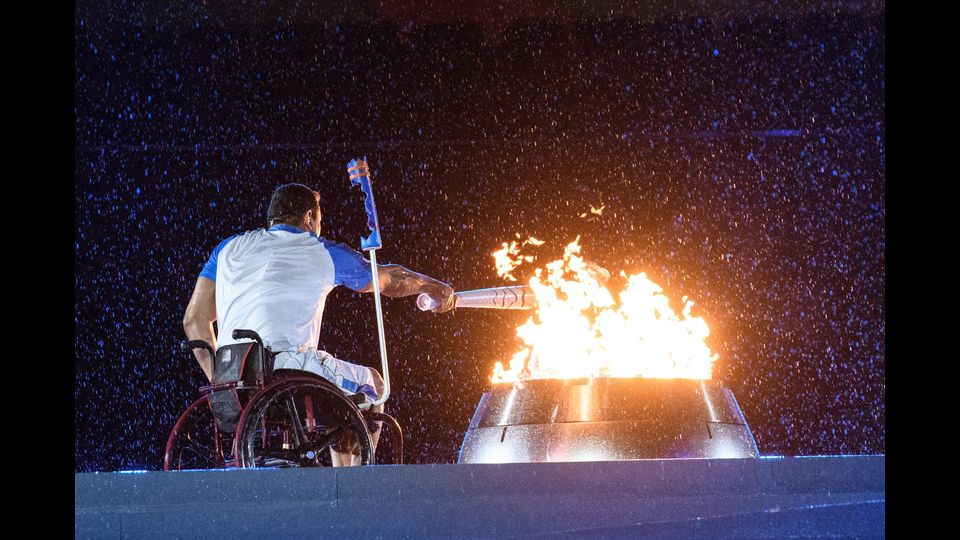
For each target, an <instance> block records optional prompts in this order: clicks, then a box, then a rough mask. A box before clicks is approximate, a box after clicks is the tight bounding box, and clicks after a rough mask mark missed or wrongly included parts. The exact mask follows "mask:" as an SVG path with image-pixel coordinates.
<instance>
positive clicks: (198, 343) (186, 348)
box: [180, 339, 217, 357]
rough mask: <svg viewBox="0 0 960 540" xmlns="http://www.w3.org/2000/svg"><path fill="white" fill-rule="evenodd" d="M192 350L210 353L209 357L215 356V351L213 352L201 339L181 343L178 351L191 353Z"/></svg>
mask: <svg viewBox="0 0 960 540" xmlns="http://www.w3.org/2000/svg"><path fill="white" fill-rule="evenodd" d="M194 349H206V350H208V351H210V355H211V356H213V357H216V356H217V353H216V351H214V350H213V347H211V346H210V344H209V343H207V342H206V341H204V340H202V339H191V340H190V341H181V342H180V350H181V351H183V352H191V351H193V350H194Z"/></svg>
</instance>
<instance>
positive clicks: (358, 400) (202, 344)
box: [163, 329, 403, 471]
mask: <svg viewBox="0 0 960 540" xmlns="http://www.w3.org/2000/svg"><path fill="white" fill-rule="evenodd" d="M233 339H251V340H253V341H247V342H241V343H234V344H231V345H225V346H223V347H220V348H218V349H217V350H216V351H214V350H213V347H211V346H210V344H209V343H207V342H206V341H203V340H192V341H184V342H182V343H181V344H180V348H181V350H182V351H184V352H187V353H191V354H192V351H193V350H194V349H198V348H203V349H206V350H208V351H210V353H211V355H212V356H213V359H214V361H213V381H212V382H211V384H209V385H207V386H203V387H201V388H200V398H199V399H197V400H196V401H194V402H193V403H191V404H190V406H189V407H187V409H186V410H185V411H184V412H183V414H181V415H180V417H179V418H178V419H177V422H176V424H174V426H173V429H172V430H171V432H170V435H169V437H168V438H167V445H166V450H165V452H164V462H163V468H164V470H167V471H171V470H188V469H221V468H233V467H238V468H251V467H325V466H326V467H329V466H332V456H331V453H330V450H331V449H339V450H340V451H347V450H348V449H349V448H356V447H357V446H359V452H360V464H361V465H374V464H376V462H377V460H376V455H375V454H374V451H373V445H372V444H371V438H370V436H371V432H373V431H374V430H375V429H377V428H376V424H375V423H380V425H381V426H382V427H385V428H387V429H386V430H385V431H387V432H389V434H390V435H389V443H390V447H391V449H392V453H391V454H392V455H391V456H390V457H391V459H390V462H392V463H394V464H401V463H403V433H402V431H401V429H400V425H399V424H398V423H397V421H396V420H395V419H394V418H393V417H392V416H390V415H388V414H386V413H382V412H375V411H372V410H370V409H371V407H372V405H373V404H372V403H371V402H370V401H369V398H368V397H367V395H366V394H363V393H355V394H345V393H344V391H343V390H342V389H341V388H339V387H337V386H336V385H334V384H333V383H331V382H330V381H328V380H326V379H324V378H323V377H320V376H319V375H316V374H314V373H311V372H308V371H301V370H293V369H277V370H274V369H273V364H274V362H273V360H274V356H275V353H273V352H272V351H270V349H269V348H268V347H265V346H264V344H263V340H262V339H261V338H260V336H259V335H258V334H257V333H256V332H254V331H253V330H240V329H238V330H234V331H233Z"/></svg>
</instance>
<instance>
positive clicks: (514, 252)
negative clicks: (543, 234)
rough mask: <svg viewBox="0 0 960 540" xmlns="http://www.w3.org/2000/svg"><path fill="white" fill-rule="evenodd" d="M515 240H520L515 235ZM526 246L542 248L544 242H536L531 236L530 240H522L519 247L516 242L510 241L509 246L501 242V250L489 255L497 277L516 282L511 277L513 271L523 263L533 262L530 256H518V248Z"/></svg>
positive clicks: (518, 236)
mask: <svg viewBox="0 0 960 540" xmlns="http://www.w3.org/2000/svg"><path fill="white" fill-rule="evenodd" d="M517 238H520V235H519V234H517ZM527 244H530V245H533V246H542V245H543V244H544V241H543V240H537V239H536V238H534V237H532V236H531V237H530V238H527V239H526V240H524V241H523V243H522V244H520V245H519V246H518V245H517V242H516V241H511V242H510V243H509V244H508V243H506V242H503V243H502V244H501V246H502V249H498V250H497V251H494V252H493V253H491V255H493V258H494V259H495V261H496V266H497V275H498V276H500V277H502V278H504V279H506V280H508V281H517V278H516V277H515V276H514V275H513V271H514V270H516V268H517V267H518V266H520V265H521V264H523V263H524V262H533V256H532V255H525V256H522V257H521V256H520V248H521V247H523V246H525V245H527Z"/></svg>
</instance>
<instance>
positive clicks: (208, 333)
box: [183, 277, 217, 382]
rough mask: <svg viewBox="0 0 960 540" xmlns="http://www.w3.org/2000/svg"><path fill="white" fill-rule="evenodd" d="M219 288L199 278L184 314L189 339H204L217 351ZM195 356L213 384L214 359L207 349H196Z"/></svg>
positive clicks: (203, 278) (184, 328)
mask: <svg viewBox="0 0 960 540" xmlns="http://www.w3.org/2000/svg"><path fill="white" fill-rule="evenodd" d="M216 292H217V286H216V283H214V282H213V280H211V279H208V278H205V277H201V278H197V285H196V287H194V289H193V296H191V297H190V303H188V304H187V310H186V312H185V313H184V314H183V332H184V333H185V334H186V335H187V339H202V340H204V341H206V342H207V343H209V344H210V346H211V347H213V350H217V338H216V336H215V335H214V334H213V321H216V320H217V299H216ZM193 354H194V356H196V357H197V362H199V363H200V367H201V368H202V369H203V373H204V374H205V375H206V376H207V379H208V380H209V381H210V382H213V358H212V357H211V356H210V353H209V352H208V351H207V350H206V349H194V350H193Z"/></svg>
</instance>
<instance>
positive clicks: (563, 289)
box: [492, 237, 717, 383]
mask: <svg viewBox="0 0 960 540" xmlns="http://www.w3.org/2000/svg"><path fill="white" fill-rule="evenodd" d="M579 240H580V238H579V237H577V239H576V240H574V241H573V242H571V243H570V244H568V245H567V246H566V248H565V250H564V255H563V259H560V260H556V261H553V262H551V263H549V264H547V265H546V275H544V273H543V269H541V268H538V269H537V270H536V273H535V274H534V276H533V277H531V278H530V281H529V286H530V288H531V289H532V290H533V292H534V294H535V296H536V308H535V312H534V316H531V317H530V318H529V319H528V320H527V321H526V322H525V323H524V324H522V325H521V326H519V327H518V328H517V335H518V336H519V337H520V338H521V339H522V340H523V343H524V345H525V346H524V348H523V349H522V350H520V351H519V352H517V353H516V354H514V355H513V357H512V358H511V359H510V367H509V369H505V368H504V367H503V363H502V362H497V363H496V366H495V368H494V373H493V378H492V381H493V382H494V383H499V382H511V381H517V380H523V379H569V378H584V377H653V378H686V379H709V378H711V366H712V364H713V362H714V361H715V360H716V359H717V355H716V354H712V353H711V352H710V348H709V347H708V346H707V344H706V343H705V339H706V337H707V336H708V335H709V334H710V329H709V328H708V327H707V324H706V322H704V320H703V319H702V318H700V317H692V316H691V315H690V311H691V309H692V308H693V302H692V301H690V300H688V299H687V297H683V299H682V301H683V308H682V311H681V315H680V316H679V317H678V316H677V314H676V313H674V311H673V310H672V309H671V308H670V305H669V299H668V298H667V296H666V295H664V294H663V289H662V288H661V287H660V286H659V285H657V284H656V283H654V282H652V281H650V280H649V279H648V278H647V276H646V274H644V273H640V274H635V275H631V276H627V275H626V273H624V272H622V271H621V272H620V275H621V276H623V277H624V278H626V280H627V284H626V287H625V288H624V289H623V291H622V292H620V294H619V301H618V300H617V299H615V298H614V296H613V295H612V294H611V293H610V291H608V290H607V288H606V285H605V283H606V280H607V279H608V278H609V273H607V272H606V270H604V269H603V268H601V267H599V266H597V265H595V264H592V263H590V262H589V261H585V260H584V259H583V258H582V257H581V256H580V244H579ZM504 248H505V249H504V250H501V252H497V253H498V254H500V256H501V257H502V260H506V261H510V262H508V263H501V262H500V260H501V259H498V267H500V266H501V264H503V268H507V267H509V270H514V269H515V268H516V267H517V266H519V265H520V264H521V263H522V262H524V261H529V259H527V258H525V257H521V256H520V254H519V248H518V247H517V246H516V242H511V244H506V243H504ZM511 265H512V266H511ZM509 270H508V271H509Z"/></svg>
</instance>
